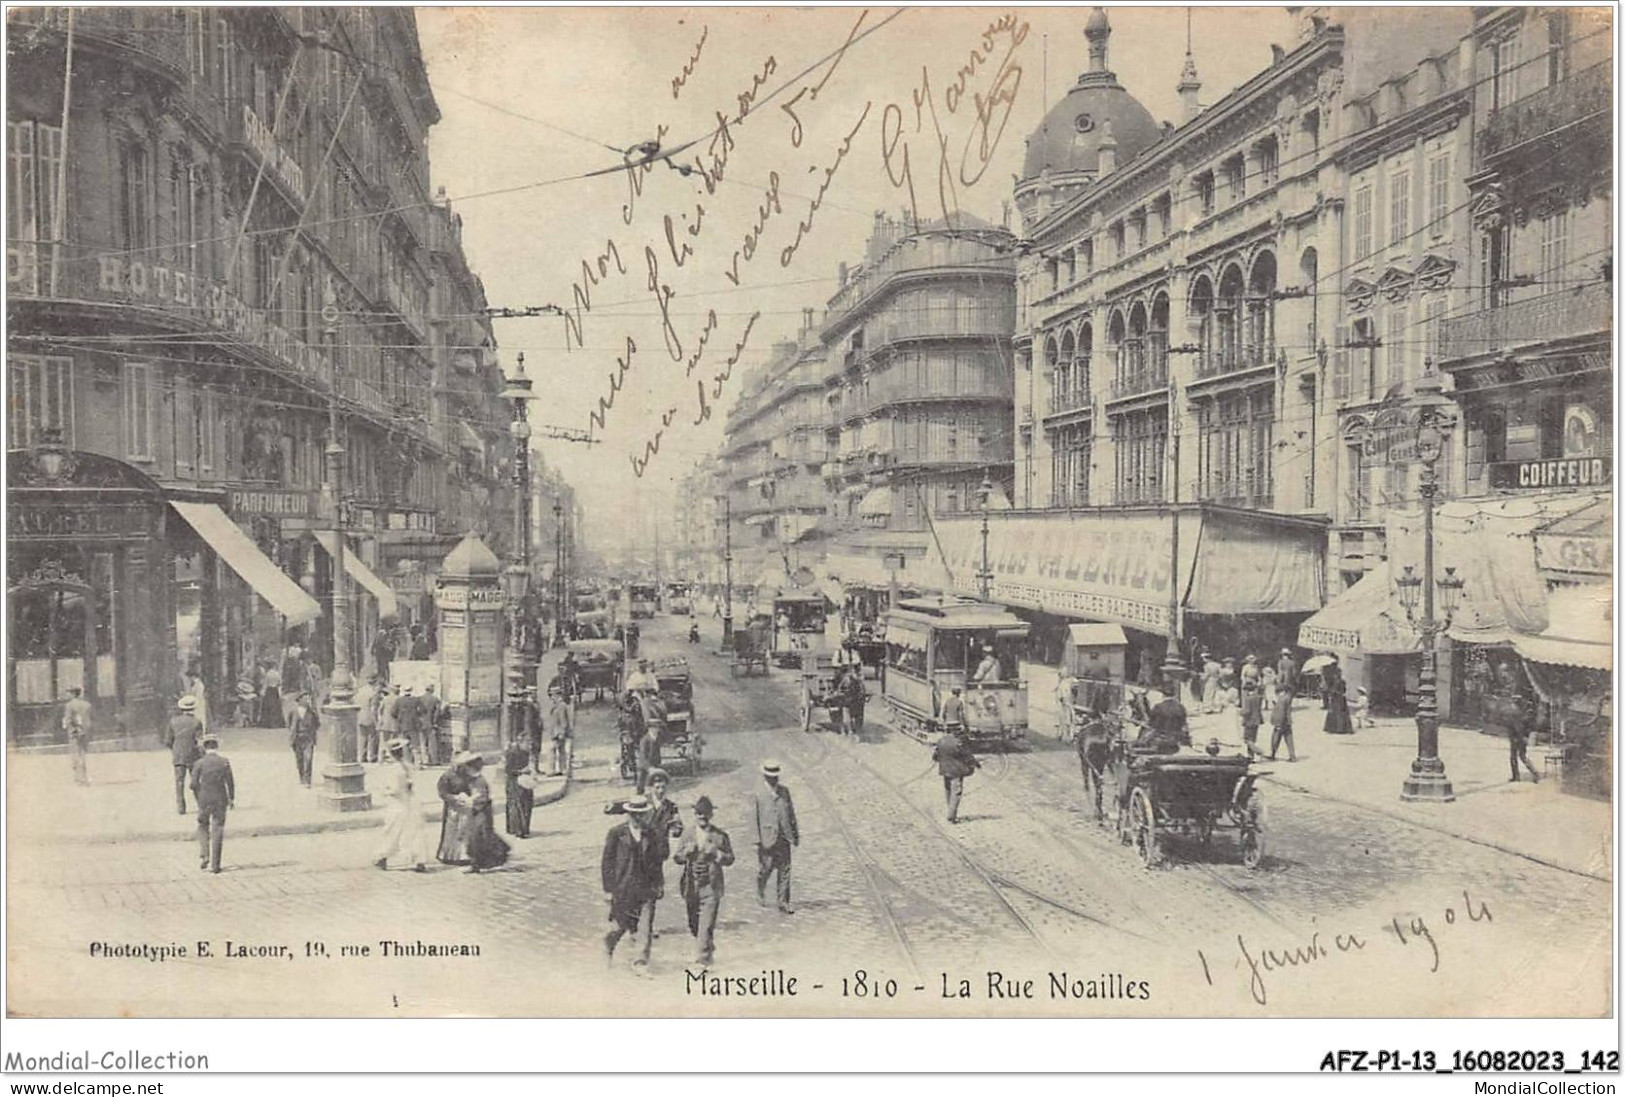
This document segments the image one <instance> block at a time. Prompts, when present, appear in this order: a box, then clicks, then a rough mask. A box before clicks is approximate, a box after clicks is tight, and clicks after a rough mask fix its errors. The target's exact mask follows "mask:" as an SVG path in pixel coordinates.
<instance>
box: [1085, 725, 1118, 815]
mask: <svg viewBox="0 0 1625 1097" xmlns="http://www.w3.org/2000/svg"><path fill="white" fill-rule="evenodd" d="M1114 735H1115V733H1114V731H1113V729H1112V727H1111V725H1110V724H1109V723H1108V722H1107V720H1106V717H1105V716H1104V715H1095V716H1091V717H1089V718H1087V719H1085V720H1084V722H1083V723H1082V724H1081V725H1080V726H1079V727H1078V731H1077V746H1078V765H1079V767H1080V768H1081V769H1082V770H1083V795H1084V801H1085V802H1086V803H1087V802H1088V799H1089V797H1090V796H1091V795H1093V797H1094V801H1095V822H1096V823H1099V824H1101V825H1105V822H1106V812H1105V809H1104V806H1103V803H1102V799H1103V796H1104V793H1105V789H1106V766H1107V764H1108V763H1109V762H1110V760H1111V742H1112V739H1113V737H1114Z"/></svg>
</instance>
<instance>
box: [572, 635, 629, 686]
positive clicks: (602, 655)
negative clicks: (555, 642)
mask: <svg viewBox="0 0 1625 1097" xmlns="http://www.w3.org/2000/svg"><path fill="white" fill-rule="evenodd" d="M566 650H567V651H569V652H570V653H571V654H573V655H574V656H575V657H576V691H577V696H579V697H585V696H586V694H587V691H588V690H589V689H590V690H592V691H593V700H595V701H602V700H603V699H604V692H605V691H606V690H608V691H609V695H610V696H611V697H614V696H615V695H616V693H617V692H618V691H619V690H620V688H621V672H622V670H623V669H624V668H625V664H626V655H625V652H624V650H623V649H622V647H621V645H620V642H619V641H616V640H596V639H595V640H571V641H570V643H569V644H568V645H567V646H566Z"/></svg>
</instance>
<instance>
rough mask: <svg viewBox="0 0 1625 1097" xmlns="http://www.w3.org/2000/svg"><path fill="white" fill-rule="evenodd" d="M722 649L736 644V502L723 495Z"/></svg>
mask: <svg viewBox="0 0 1625 1097" xmlns="http://www.w3.org/2000/svg"><path fill="white" fill-rule="evenodd" d="M722 508H723V515H724V517H723V519H722V650H723V651H732V650H733V646H734V502H733V496H731V495H724V496H723V497H722Z"/></svg>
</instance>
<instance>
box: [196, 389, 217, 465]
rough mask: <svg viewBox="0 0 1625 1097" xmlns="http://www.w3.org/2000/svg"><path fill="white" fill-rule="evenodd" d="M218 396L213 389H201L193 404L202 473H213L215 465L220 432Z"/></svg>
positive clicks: (198, 461)
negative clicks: (218, 433)
mask: <svg viewBox="0 0 1625 1097" xmlns="http://www.w3.org/2000/svg"><path fill="white" fill-rule="evenodd" d="M215 399H216V394H215V391H214V390H213V389H210V388H204V389H200V390H199V391H198V393H197V397H196V399H195V400H194V402H193V416H194V418H195V425H196V431H197V467H198V471H199V472H200V473H201V472H213V471H214V463H215V445H216V442H215V437H216V431H217V430H218V420H217V409H216V407H215Z"/></svg>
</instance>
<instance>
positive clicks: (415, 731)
mask: <svg viewBox="0 0 1625 1097" xmlns="http://www.w3.org/2000/svg"><path fill="white" fill-rule="evenodd" d="M395 728H396V731H395V734H396V735H399V736H400V737H401V738H402V739H405V740H406V741H407V742H408V743H411V744H412V757H413V759H414V760H416V762H417V764H418V765H420V766H426V765H428V764H429V751H428V748H427V746H426V745H425V743H424V736H423V702H422V701H420V700H418V698H417V697H416V696H414V695H413V692H412V687H411V686H410V685H403V686H401V695H400V696H399V697H397V698H395Z"/></svg>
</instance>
